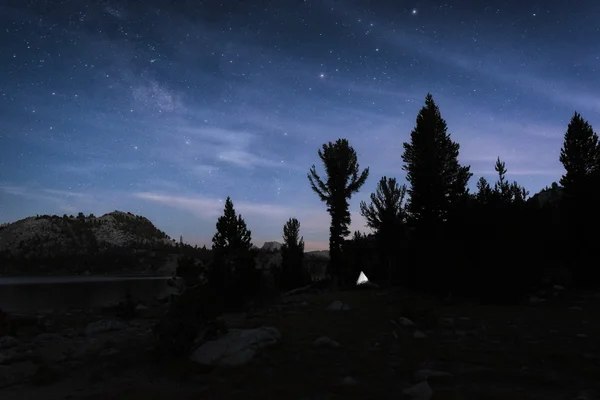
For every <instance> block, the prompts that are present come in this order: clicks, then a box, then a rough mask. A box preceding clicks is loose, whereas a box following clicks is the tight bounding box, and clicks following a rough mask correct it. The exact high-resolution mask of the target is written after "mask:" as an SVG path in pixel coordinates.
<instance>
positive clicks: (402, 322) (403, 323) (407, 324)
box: [398, 317, 415, 328]
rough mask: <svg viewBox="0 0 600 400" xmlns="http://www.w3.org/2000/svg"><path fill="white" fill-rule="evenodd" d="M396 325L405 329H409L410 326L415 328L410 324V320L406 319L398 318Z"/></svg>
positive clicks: (412, 323)
mask: <svg viewBox="0 0 600 400" xmlns="http://www.w3.org/2000/svg"><path fill="white" fill-rule="evenodd" d="M398 323H399V324H400V325H401V326H403V327H405V328H408V327H411V326H415V323H414V322H412V321H411V320H410V319H408V318H406V317H400V318H398Z"/></svg>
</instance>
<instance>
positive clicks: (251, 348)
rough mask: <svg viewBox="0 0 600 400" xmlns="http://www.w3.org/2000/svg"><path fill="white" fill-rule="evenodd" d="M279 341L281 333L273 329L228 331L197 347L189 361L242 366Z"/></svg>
mask: <svg viewBox="0 0 600 400" xmlns="http://www.w3.org/2000/svg"><path fill="white" fill-rule="evenodd" d="M280 340H281V333H280V332H279V331H278V330H277V329H275V328H273V327H268V326H263V327H260V328H256V329H230V330H229V332H228V333H227V334H226V335H224V336H222V337H220V338H218V339H216V340H211V341H208V342H205V343H204V344H202V345H201V346H200V347H198V348H197V349H196V350H195V351H194V352H193V353H192V355H191V356H190V360H191V361H194V362H197V363H199V364H201V365H212V366H215V365H220V366H239V365H244V364H247V363H249V362H250V361H251V360H252V359H253V358H254V356H255V355H256V354H257V353H258V352H259V351H260V350H261V349H263V348H264V347H267V346H272V345H275V344H277V343H279V341H280Z"/></svg>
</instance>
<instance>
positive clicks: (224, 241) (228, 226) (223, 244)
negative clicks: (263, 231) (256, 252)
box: [212, 197, 252, 252]
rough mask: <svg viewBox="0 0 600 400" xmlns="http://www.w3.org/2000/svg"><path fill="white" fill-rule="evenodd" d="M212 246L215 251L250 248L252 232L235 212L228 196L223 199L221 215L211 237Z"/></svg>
mask: <svg viewBox="0 0 600 400" xmlns="http://www.w3.org/2000/svg"><path fill="white" fill-rule="evenodd" d="M212 243H213V245H212V248H213V250H217V251H223V250H226V251H234V252H235V251H240V250H250V249H251V248H252V234H251V231H249V230H248V228H247V227H246V222H245V221H244V219H243V218H242V216H241V215H237V216H236V213H235V209H234V208H233V202H232V201H231V198H230V197H227V200H225V210H224V212H223V215H222V216H221V217H219V219H218V220H217V233H215V235H214V236H213V239H212Z"/></svg>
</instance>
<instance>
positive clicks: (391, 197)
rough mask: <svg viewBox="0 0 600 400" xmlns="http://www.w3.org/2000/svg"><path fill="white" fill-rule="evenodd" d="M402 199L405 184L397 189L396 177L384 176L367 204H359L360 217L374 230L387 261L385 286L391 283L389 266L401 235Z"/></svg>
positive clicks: (395, 255)
mask: <svg viewBox="0 0 600 400" xmlns="http://www.w3.org/2000/svg"><path fill="white" fill-rule="evenodd" d="M405 196H406V185H402V186H399V185H398V183H397V182H396V178H387V177H385V176H384V177H383V178H381V180H380V181H379V184H378V185H377V189H376V191H375V193H371V203H370V204H367V203H366V202H365V201H361V202H360V214H361V215H362V216H363V217H365V219H366V220H367V226H368V227H369V228H371V229H373V230H374V231H375V234H376V237H377V239H378V240H379V243H380V246H381V249H382V250H383V252H384V253H385V257H386V258H387V274H388V283H389V284H391V283H392V272H393V265H394V263H396V262H397V261H398V260H397V256H398V249H399V247H400V240H401V239H404V236H405V229H406V227H405V223H406V215H405V212H404V211H405V209H404V199H405Z"/></svg>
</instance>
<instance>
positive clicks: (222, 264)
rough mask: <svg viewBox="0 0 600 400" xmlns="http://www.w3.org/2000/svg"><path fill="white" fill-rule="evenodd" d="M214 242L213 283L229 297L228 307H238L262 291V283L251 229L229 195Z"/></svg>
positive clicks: (215, 287)
mask: <svg viewBox="0 0 600 400" xmlns="http://www.w3.org/2000/svg"><path fill="white" fill-rule="evenodd" d="M212 244H213V245H212V248H213V252H214V257H213V262H212V263H211V264H210V267H209V277H208V280H209V283H210V284H211V286H212V287H213V288H214V289H216V290H217V291H218V292H219V293H221V294H222V295H223V296H224V297H225V298H224V301H225V305H226V306H227V307H238V306H240V305H241V304H242V303H243V302H244V301H246V300H247V299H248V298H249V296H251V295H252V294H253V293H254V292H255V291H256V290H258V283H259V282H258V274H257V271H256V268H255V264H254V254H253V252H252V236H251V232H250V230H248V228H247V226H246V222H245V221H244V219H243V218H242V216H241V215H236V212H235V209H234V208H233V202H232V201H231V199H230V198H229V197H227V200H226V201H225V209H224V212H223V215H222V216H220V217H219V218H218V220H217V232H216V233H215V235H214V236H213V239H212Z"/></svg>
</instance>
